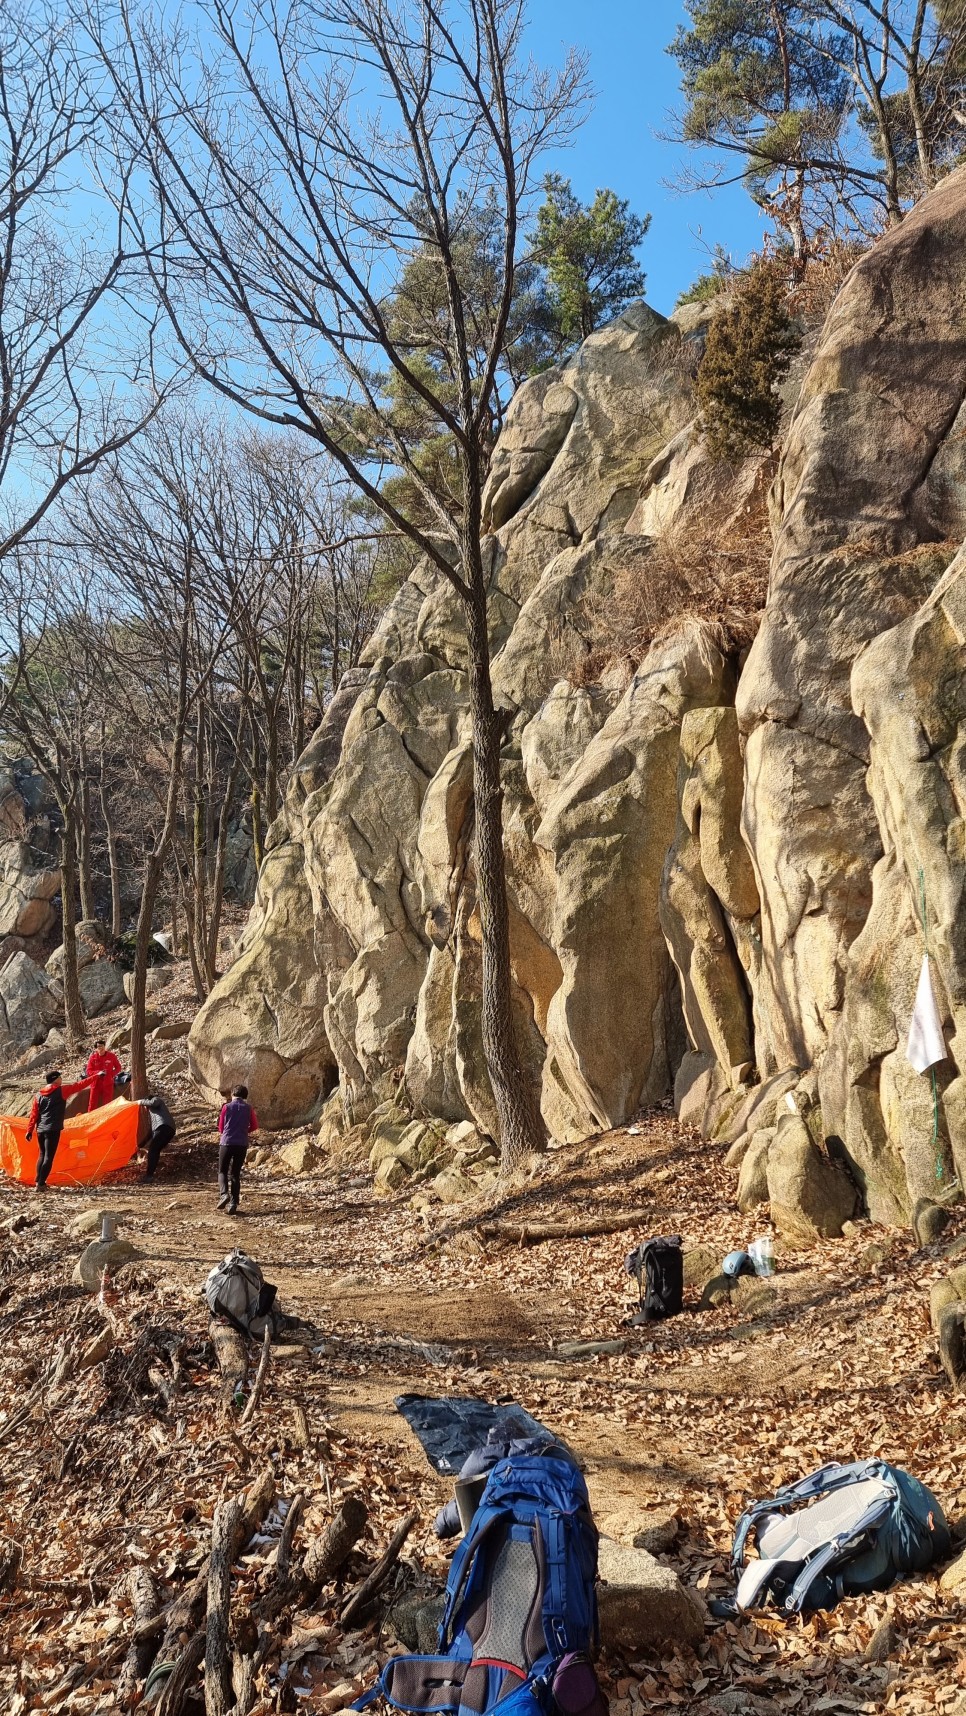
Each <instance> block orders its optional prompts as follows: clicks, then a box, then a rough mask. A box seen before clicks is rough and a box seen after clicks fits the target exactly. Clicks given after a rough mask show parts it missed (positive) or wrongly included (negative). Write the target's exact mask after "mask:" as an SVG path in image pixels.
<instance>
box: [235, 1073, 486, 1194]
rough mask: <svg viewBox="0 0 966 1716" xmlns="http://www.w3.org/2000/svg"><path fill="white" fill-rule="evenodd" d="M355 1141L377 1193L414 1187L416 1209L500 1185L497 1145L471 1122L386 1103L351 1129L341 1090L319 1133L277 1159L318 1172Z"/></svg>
mask: <svg viewBox="0 0 966 1716" xmlns="http://www.w3.org/2000/svg"><path fill="white" fill-rule="evenodd" d="M353 1145H355V1146H356V1147H357V1148H358V1150H359V1152H360V1154H362V1153H365V1155H366V1157H367V1159H368V1165H369V1168H370V1170H371V1172H372V1175H373V1183H374V1187H375V1190H376V1193H377V1194H379V1195H381V1196H384V1197H388V1196H389V1195H390V1194H391V1193H393V1192H398V1191H401V1190H402V1189H403V1188H404V1187H406V1186H411V1187H412V1190H413V1196H412V1199H411V1202H412V1205H413V1208H414V1209H423V1208H426V1207H427V1206H429V1205H430V1204H434V1203H440V1204H455V1203H461V1202H463V1200H464V1199H467V1198H473V1197H477V1196H478V1195H479V1194H480V1193H481V1192H485V1191H487V1190H489V1188H490V1186H492V1185H493V1184H494V1183H495V1181H496V1178H497V1173H498V1168H499V1150H498V1149H497V1146H496V1145H495V1144H494V1143H493V1140H492V1139H491V1138H488V1137H486V1135H485V1134H484V1133H482V1132H480V1131H479V1130H478V1128H477V1127H476V1126H474V1125H473V1122H472V1121H470V1120H461V1121H458V1122H457V1123H456V1124H455V1125H453V1126H446V1125H445V1124H444V1123H443V1122H442V1121H439V1120H420V1119H415V1118H414V1117H413V1115H412V1114H411V1113H410V1112H408V1111H407V1110H406V1109H405V1108H404V1107H402V1105H401V1104H399V1103H394V1102H384V1103H382V1104H381V1105H380V1106H379V1107H378V1108H376V1109H374V1110H373V1112H372V1114H371V1115H370V1116H369V1118H368V1120H366V1121H365V1122H364V1123H363V1124H362V1125H357V1126H353V1127H351V1128H346V1126H345V1124H344V1121H343V1118H342V1108H341V1101H340V1098H339V1096H338V1093H336V1094H335V1096H333V1097H332V1098H330V1100H329V1102H328V1103H327V1104H326V1107H325V1109H324V1110H323V1115H322V1123H321V1126H320V1129H319V1131H318V1133H317V1134H315V1133H309V1132H305V1133H300V1134H299V1136H298V1137H297V1138H294V1139H293V1140H292V1141H291V1143H289V1144H287V1145H286V1146H285V1148H284V1149H283V1150H280V1151H279V1152H278V1154H277V1155H276V1156H275V1158H274V1162H275V1165H276V1166H277V1167H279V1168H281V1170H282V1172H292V1173H295V1174H308V1173H312V1172H318V1171H320V1170H321V1169H322V1168H324V1167H325V1166H326V1164H327V1163H328V1162H329V1160H330V1157H331V1156H332V1155H333V1154H335V1153H338V1154H345V1153H346V1152H347V1151H349V1150H351V1149H352V1147H353ZM262 1156H264V1152H263V1153H262ZM253 1161H255V1165H256V1166H257V1165H258V1161H257V1160H256V1159H255V1158H254V1157H253Z"/></svg>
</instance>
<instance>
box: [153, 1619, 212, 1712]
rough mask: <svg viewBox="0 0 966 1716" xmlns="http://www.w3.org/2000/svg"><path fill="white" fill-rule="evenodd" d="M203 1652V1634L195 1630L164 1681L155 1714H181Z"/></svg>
mask: <svg viewBox="0 0 966 1716" xmlns="http://www.w3.org/2000/svg"><path fill="white" fill-rule="evenodd" d="M204 1654H205V1635H204V1633H203V1632H197V1633H195V1634H194V1635H193V1637H192V1638H190V1639H189V1640H188V1642H187V1644H186V1645H185V1646H184V1648H183V1649H182V1650H181V1651H180V1652H179V1653H178V1657H177V1659H176V1661H175V1665H174V1667H173V1669H172V1670H171V1673H170V1674H169V1675H168V1678H167V1680H166V1681H165V1683H164V1691H163V1692H162V1694H161V1697H160V1698H159V1699H158V1703H157V1705H156V1716H182V1711H183V1710H184V1706H185V1700H186V1698H187V1696H188V1693H189V1692H190V1690H191V1688H192V1686H193V1684H194V1678H195V1675H196V1674H197V1672H198V1666H199V1664H200V1662H201V1659H202V1657H203V1656H204Z"/></svg>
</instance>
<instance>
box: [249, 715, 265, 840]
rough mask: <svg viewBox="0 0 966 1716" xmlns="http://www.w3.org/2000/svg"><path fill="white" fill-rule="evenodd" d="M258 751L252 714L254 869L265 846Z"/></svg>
mask: <svg viewBox="0 0 966 1716" xmlns="http://www.w3.org/2000/svg"><path fill="white" fill-rule="evenodd" d="M259 751H260V746H259V743H258V730H257V728H256V726H255V717H254V715H253V716H252V755H251V772H252V851H253V853H254V857H255V868H256V870H260V869H261V867H262V859H263V858H264V856H265V846H264V841H263V839H262V789H261V784H260V779H259V777H260V775H261V772H262V771H261V758H260V756H259Z"/></svg>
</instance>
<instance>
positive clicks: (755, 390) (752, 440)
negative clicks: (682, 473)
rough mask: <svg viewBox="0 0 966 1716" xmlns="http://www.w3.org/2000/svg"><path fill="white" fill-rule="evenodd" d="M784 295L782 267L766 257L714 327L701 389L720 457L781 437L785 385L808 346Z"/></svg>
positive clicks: (712, 445)
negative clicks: (803, 343)
mask: <svg viewBox="0 0 966 1716" xmlns="http://www.w3.org/2000/svg"><path fill="white" fill-rule="evenodd" d="M785 300H786V291H785V282H784V279H783V273H782V270H781V269H779V268H778V267H776V266H775V265H774V264H773V263H769V262H761V263H759V264H758V265H757V267H755V268H753V269H752V270H751V271H750V273H748V274H747V275H746V276H744V277H743V278H742V280H741V281H740V283H739V284H738V285H737V286H736V288H735V291H734V296H733V299H732V302H731V304H729V305H728V306H727V307H726V308H723V309H722V310H721V311H720V312H719V314H718V315H717V316H716V317H715V318H714V320H713V322H712V323H711V326H710V328H709V329H708V339H707V345H706V346H705V352H704V357H703V358H702V360H701V365H700V368H699V370H698V376H697V395H698V404H699V406H700V409H701V416H702V420H703V424H704V429H705V433H706V435H707V437H708V444H709V446H710V449H711V452H712V453H713V454H714V456H715V457H716V458H719V459H729V460H732V461H737V460H739V459H742V458H744V457H745V455H746V454H747V453H748V452H750V451H751V450H752V449H753V448H756V447H773V446H774V444H775V440H776V438H777V434H778V427H779V423H780V420H781V397H780V394H779V387H780V385H781V383H782V381H783V380H784V378H785V376H786V375H787V373H788V367H789V365H790V363H791V361H792V357H793V355H794V353H795V352H796V351H797V350H798V348H799V346H800V345H801V334H800V333H799V332H798V330H797V328H796V327H795V324H794V322H793V321H792V318H791V316H790V315H789V313H788V308H787V305H786V301H785Z"/></svg>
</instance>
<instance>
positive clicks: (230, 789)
mask: <svg viewBox="0 0 966 1716" xmlns="http://www.w3.org/2000/svg"><path fill="white" fill-rule="evenodd" d="M241 758H242V731H241V726H240V725H239V728H238V733H237V742H236V745H235V751H234V755H233V757H232V760H231V766H230V768H229V770H228V779H227V781H226V782H225V791H224V796H223V798H222V801H221V814H220V816H219V820H218V839H217V842H216V845H215V861H214V872H213V875H212V883H211V910H210V912H209V914H208V945H207V947H206V949H205V977H206V979H207V982H208V987H209V989H212V988H214V985H215V981H216V979H217V975H218V971H217V967H218V937H219V935H220V933H221V914H222V908H223V906H224V903H225V858H226V855H227V852H228V826H229V822H230V820H231V811H232V805H233V804H234V802H235V793H236V790H237V787H238V776H239V774H240V773H241Z"/></svg>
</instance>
